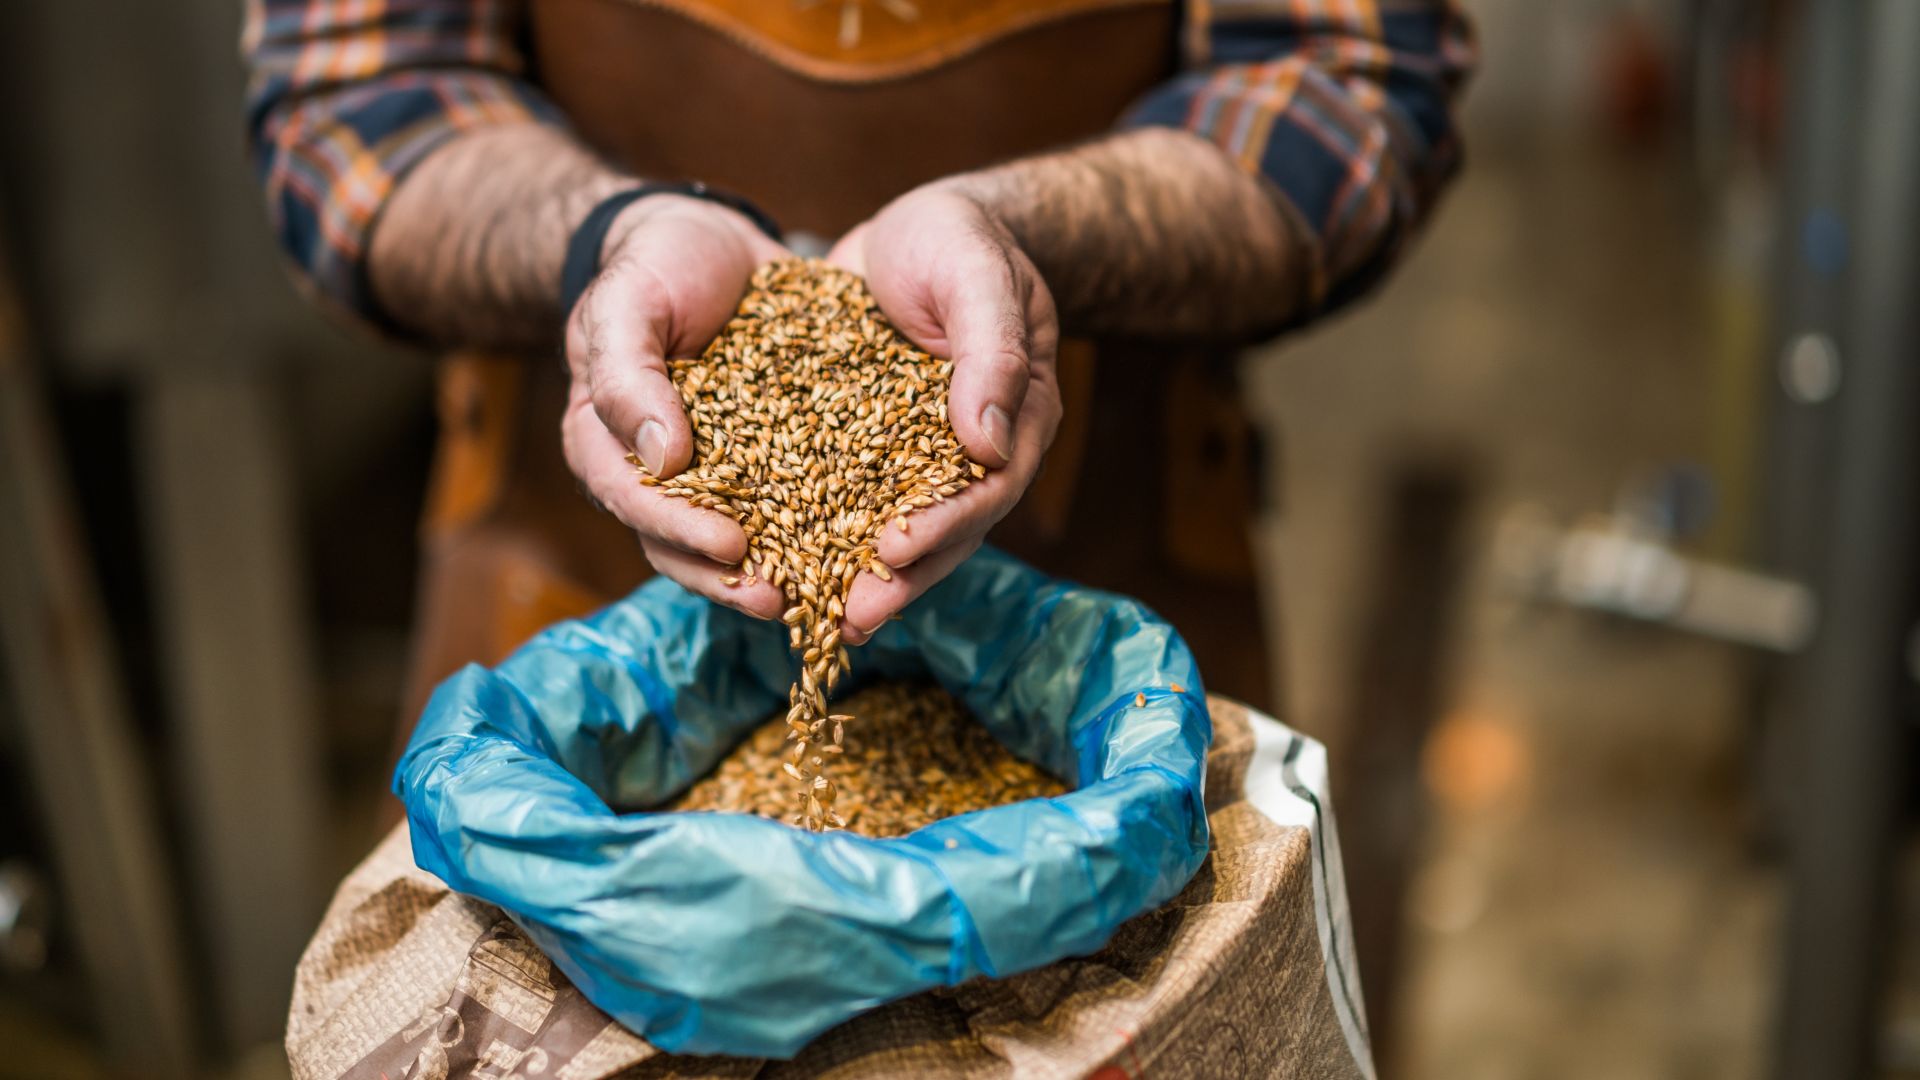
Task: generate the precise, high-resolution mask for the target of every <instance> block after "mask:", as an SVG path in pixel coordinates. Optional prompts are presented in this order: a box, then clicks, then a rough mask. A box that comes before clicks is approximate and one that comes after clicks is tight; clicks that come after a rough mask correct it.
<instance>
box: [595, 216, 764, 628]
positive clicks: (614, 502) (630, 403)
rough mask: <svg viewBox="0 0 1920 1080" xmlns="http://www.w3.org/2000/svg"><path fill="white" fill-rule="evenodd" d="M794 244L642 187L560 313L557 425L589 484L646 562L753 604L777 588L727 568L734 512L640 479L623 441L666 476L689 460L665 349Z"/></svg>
mask: <svg viewBox="0 0 1920 1080" xmlns="http://www.w3.org/2000/svg"><path fill="white" fill-rule="evenodd" d="M790 255H791V253H790V252H788V251H787V249H786V248H784V247H782V246H781V245H779V244H777V243H775V242H774V241H773V240H771V239H769V238H768V237H767V236H766V234H765V233H762V232H761V231H760V230H759V229H758V228H756V227H755V226H754V224H753V223H752V222H751V221H749V220H748V219H747V218H746V217H745V216H743V215H741V214H739V213H736V212H734V211H733V210H730V209H728V208H726V207H724V206H721V205H719V204H717V203H713V202H710V201H707V200H703V199H696V198H691V197H685V196H679V195H651V196H648V197H647V198H644V199H640V200H639V201H637V202H635V203H634V204H633V205H632V206H630V207H628V208H627V210H626V211H625V212H624V213H622V214H621V215H620V217H619V218H618V219H616V220H615V222H614V227H613V229H612V230H610V231H609V233H608V235H607V241H606V244H605V246H604V247H603V248H602V255H601V269H600V273H599V276H598V277H596V278H595V279H594V281H593V283H592V284H591V285H589V286H588V287H587V291H586V292H585V293H583V294H582V295H581V297H580V301H579V303H578V304H576V305H575V306H574V309H573V311H572V312H570V313H569V314H568V317H567V336H566V352H567V367H568V370H569V371H570V373H571V375H572V387H571V389H570V390H569V392H568V397H567V410H566V414H565V416H564V418H563V419H562V421H561V439H562V442H563V444H564V446H565V450H566V457H567V464H568V465H569V466H571V467H572V469H573V472H574V475H575V476H577V477H579V478H580V481H581V482H582V483H583V484H585V485H586V487H587V490H588V492H589V493H591V494H592V496H593V497H594V498H595V499H596V500H598V501H599V502H600V504H601V505H602V506H604V507H606V508H607V510H608V511H610V512H611V513H612V514H613V515H614V516H615V517H617V518H619V519H620V521H621V522H623V523H624V524H625V525H626V526H627V527H628V528H630V529H632V530H634V531H635V532H636V533H638V534H639V537H640V546H641V549H642V550H643V551H644V552H645V554H646V557H647V561H648V562H649V563H651V564H653V568H654V569H655V570H656V571H658V572H660V573H662V574H665V575H666V576H667V577H670V578H672V579H673V580H675V581H677V582H679V583H680V584H681V585H684V586H685V587H686V588H688V589H689V590H691V591H693V592H696V593H699V594H700V595H702V596H705V597H708V598H710V599H712V600H715V601H717V602H719V603H722V604H726V605H728V606H730V607H734V608H738V609H739V610H741V611H744V612H746V613H748V614H750V615H755V616H759V617H761V618H768V619H771V618H775V617H777V616H778V615H779V614H780V612H781V610H782V608H783V606H784V605H783V601H782V599H781V596H780V591H779V590H778V589H776V588H774V587H773V586H772V585H770V584H768V583H766V582H764V581H757V580H756V581H754V582H753V583H751V584H748V583H746V582H744V581H743V582H742V583H740V584H735V585H728V584H725V583H723V582H722V580H721V579H722V578H723V577H733V576H735V575H736V574H737V571H735V570H734V569H733V568H734V567H737V566H738V564H739V562H740V560H741V559H742V558H744V557H745V555H746V552H747V538H746V534H745V533H744V532H742V531H741V529H740V526H739V525H738V524H737V523H735V522H734V521H733V520H732V519H730V518H728V517H726V516H725V515H724V514H721V513H719V512H717V511H714V510H708V509H702V508H700V507H696V506H693V505H692V504H690V503H688V502H687V501H686V500H685V499H681V498H676V497H674V496H671V495H664V494H662V493H661V492H660V491H659V490H658V489H657V488H652V487H647V486H644V485H642V484H641V483H640V482H639V478H638V477H637V476H636V475H635V474H634V469H633V465H632V464H631V463H630V462H629V461H628V460H627V455H628V454H634V455H636V456H637V457H638V458H639V459H640V461H641V463H642V464H644V465H645V466H646V468H647V471H648V472H650V473H652V474H653V475H655V476H660V477H667V476H672V475H674V474H675V473H677V472H679V471H680V470H681V469H684V468H686V467H687V463H688V462H689V461H690V460H691V459H692V456H693V433H692V431H691V429H690V428H689V427H688V426H687V416H686V410H685V408H684V407H683V406H682V404H681V401H680V393H679V391H678V390H676V389H674V386H673V382H672V380H671V379H670V378H669V376H668V374H667V358H668V357H670V356H687V355H693V354H697V353H699V352H700V350H702V349H704V348H705V347H706V345H707V343H708V342H710V341H711V340H712V339H713V337H714V335H715V334H717V333H718V332H719V331H720V328H721V327H722V326H724V325H726V322H727V319H728V318H730V317H731V316H732V315H733V312H734V309H735V308H736V307H737V306H738V304H739V302H740V297H741V296H742V295H744V294H745V293H746V290H747V283H748V279H749V278H751V277H752V276H753V272H754V270H755V268H757V267H758V266H759V265H760V264H762V263H765V262H767V261H769V260H772V259H778V258H784V257H788V256H790Z"/></svg>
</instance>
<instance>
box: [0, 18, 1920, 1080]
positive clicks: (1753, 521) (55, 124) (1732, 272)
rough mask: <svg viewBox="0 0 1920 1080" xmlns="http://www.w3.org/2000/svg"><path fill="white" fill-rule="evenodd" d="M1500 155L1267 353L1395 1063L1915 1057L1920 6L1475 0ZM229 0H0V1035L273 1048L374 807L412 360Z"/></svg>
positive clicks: (1386, 1036) (407, 607)
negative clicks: (340, 306)
mask: <svg viewBox="0 0 1920 1080" xmlns="http://www.w3.org/2000/svg"><path fill="white" fill-rule="evenodd" d="M1467 7H1468V8H1469V9H1470V10H1471V11H1472V12H1473V13H1474V14H1475V15H1476V16H1477V19H1478V24H1479V30H1480V35H1481V42H1482V49H1483V59H1482V68H1481V71H1480V73H1479V75H1478V76H1477V78H1476V81H1475V83H1474V85H1473V88H1472V90H1471V92H1470V94H1469V95H1468V101H1467V106H1466V111H1465V118H1466V143H1467V147H1468V165H1467V168H1466V171H1465V173H1464V175H1463V177H1462V178H1461V180H1460V181H1459V182H1458V183H1457V185H1456V186H1455V187H1454V188H1453V190H1452V192H1451V194H1450V195H1449V197H1448V200H1447V203H1446V204H1445V205H1444V206H1443V207H1442V208H1441V210H1440V212H1439V214H1438V216H1437V219H1436V221H1435V224H1434V226H1433V227H1432V229H1431V230H1430V231H1429V233H1428V234H1427V235H1426V236H1425V238H1424V239H1423V240H1422V242H1421V244H1420V247H1419V250H1418V251H1417V252H1416V253H1415V254H1414V255H1413V256H1412V257H1411V258H1410V260H1409V261H1408V262H1407V263H1406V264H1405V265H1404V267H1403V268H1402V269H1401V270H1400V271H1399V272H1398V274H1397V276H1396V278H1395V279H1394V280H1393V281H1392V282H1391V283H1390V284H1389V285H1388V286H1387V287H1386V288H1385V289H1384V290H1383V291H1382V292H1381V293H1380V295H1379V296H1378V297H1377V298H1376V299H1374V300H1373V301H1371V302H1368V303H1366V304H1363V305H1360V306H1359V307H1358V308H1356V309H1355V310H1353V311H1351V312H1350V313H1347V314H1345V315H1342V316H1341V317H1339V318H1337V319H1335V320H1333V321H1331V322H1330V323H1328V324H1326V325H1323V326H1318V327H1315V328H1314V329H1312V330H1311V331H1309V332H1307V333H1305V334H1302V335H1298V336H1295V337H1292V338H1289V339H1287V340H1285V341H1283V342H1280V343H1278V344H1276V345H1274V346H1271V347H1269V348H1265V349H1262V350H1258V351H1256V352H1255V353H1253V354H1251V355H1249V356H1248V357H1247V358H1246V361H1245V379H1246V386H1247V388H1248V392H1249V393H1250V394H1251V395H1252V396H1253V399H1254V401H1255V402H1256V405H1257V410H1258V415H1260V416H1261V417H1262V418H1263V419H1264V421H1265V423H1266V427H1267V438H1266V443H1265V445H1266V446H1267V448H1268V452H1269V453H1270V455H1271V460H1270V461H1269V462H1268V466H1269V467H1268V470H1267V475H1268V482H1269V483H1270V484H1271V486H1272V489H1273V490H1272V491H1271V492H1270V493H1269V494H1270V497H1271V505H1272V508H1273V512H1272V514H1271V515H1270V518H1269V519H1268V520H1267V521H1266V522H1265V523H1264V525H1263V528H1262V534H1261V537H1260V539H1261V544H1260V551H1261V554H1262V558H1264V559H1266V560H1268V561H1269V563H1270V567H1271V568H1272V569H1273V570H1274V571H1275V572H1274V573H1272V574H1270V575H1269V578H1270V580H1272V581H1273V582H1274V586H1273V592H1272V595H1270V596H1268V597H1267V598H1266V599H1267V601H1268V607H1267V610H1268V613H1269V617H1270V619H1271V620H1273V621H1274V624H1275V625H1276V626H1280V627H1283V628H1284V633H1282V634H1281V635H1279V639H1280V643H1279V654H1278V655H1276V656H1274V657H1273V671H1274V678H1275V682H1276V686H1277V687H1279V688H1280V691H1279V692H1280V695H1281V699H1282V700H1283V701H1285V702H1286V715H1285V716H1284V717H1283V719H1286V720H1288V721H1289V722H1291V723H1293V724H1294V725H1296V726H1297V727H1300V728H1302V729H1303V730H1305V731H1307V732H1308V733H1310V734H1312V735H1315V736H1316V737H1318V738H1320V739H1322V740H1324V741H1325V742H1327V743H1328V745H1329V747H1330V748H1331V750H1332V752H1333V757H1334V760H1335V762H1336V769H1337V772H1336V784H1335V792H1336V796H1337V805H1338V813H1339V815H1340V828H1341V834H1342V841H1343V844H1344V846H1345V858H1346V865H1347V869H1348V876H1349V886H1350V889H1349V891H1350V895H1351V896H1352V897H1353V898H1354V904H1355V908H1354V920H1355V929H1356V933H1357V936H1358V939H1359V951H1360V956H1361V961H1362V966H1363V981H1364V983H1365V988H1366V994H1367V997H1368V1002H1369V1008H1370V1010H1371V1012H1372V1014H1373V1026H1374V1032H1375V1040H1376V1050H1377V1052H1378V1054H1379V1055H1380V1063H1381V1068H1382V1073H1383V1075H1386V1076H1394V1077H1449V1078H1451V1077H1488V1078H1502V1077H1536V1076H1539V1077H1545V1076H1551V1077H1596V1078H1597V1077H1687V1078H1692V1077H1757V1076H1777V1077H1846V1076H1856V1075H1862V1076H1883V1077H1906V1076H1920V845H1916V843H1915V830H1914V828H1913V826H1914V820H1915V814H1914V810H1915V805H1914V798H1913V792H1914V785H1913V783H1912V781H1913V775H1914V764H1915V761H1916V755H1915V754H1914V753H1913V749H1914V723H1913V718H1914V706H1915V690H1916V680H1920V631H1916V629H1915V627H1916V621H1915V616H1916V614H1917V613H1920V604H1916V602H1915V601H1916V599H1920V596H1917V595H1916V577H1915V574H1914V569H1915V567H1914V565H1913V564H1914V562H1915V555H1914V553H1915V552H1916V551H1920V547H1916V544H1915V541H1916V539H1920V538H1916V536H1915V521H1914V514H1913V507H1914V506H1915V496H1916V495H1920V486H1917V485H1916V482H1915V481H1916V464H1920V455H1916V449H1920V448H1917V447H1916V446H1915V440H1914V434H1915V431H1916V427H1917V425H1916V423H1915V421H1916V420H1920V371H1916V370H1915V365H1914V364H1913V362H1912V358H1913V356H1914V355H1915V353H1916V347H1920V322H1917V321H1916V319H1915V312H1916V311H1920V305H1916V304H1915V303H1914V297H1915V296H1916V288H1920V247H1917V242H1920V122H1917V121H1916V119H1915V118H1916V116H1920V111H1916V109H1915V108H1914V106H1915V104H1916V103H1920V65H1915V64H1914V63H1913V57H1914V56H1916V55H1920V4H1913V3H1911V2H1910V0H1879V2H1860V3H1835V4H1813V3H1808V2H1805V0H1802V2H1797V3H1796V2H1791V0H1564V2H1556V3H1552V4H1543V3H1538V2H1536V0H1472V2H1469V3H1468V4H1467ZM237 24H238V4H237V3H233V2H231V0H181V2H178V3H173V4H166V5H139V4H128V3H123V2H114V0H63V2H60V3H53V2H29V3H25V4H20V3H11V4H5V5H0V101H4V102H5V105H4V107H0V1048H4V1050H0V1076H4V1077H12V1076H21V1077H29V1076H30V1077H65V1076H71V1077H96V1076H116V1075H129V1076H132V1075H138V1076H146V1075H167V1074H170V1073H171V1074H179V1075H205V1076H235V1077H242V1076H244V1077H255V1076H258V1077H270V1076H275V1075H284V1073H285V1069H286V1066H285V1061H284V1056H283V1055H282V1053H281V1051H280V1048H279V1037H280V1032H281V1030H282V1027H283V1025H284V1016H285V1008H286V1003H287V998H288V993H289V990H290V979H291V971H292V966H293V962H294V960H295V958H296V957H297V955H298V953H299V950H300V948H301V946H302V945H303V944H304V942H305V940H306V938H307V936H308V935H309V934H310V933H311V931H312V929H313V927H314V925H315V923H316V921H317V920H318V917H319V915H320V912H321V910H322V908H323V907H324V905H325V902H326V899H327V897H328V895H329V893H330V891H331V889H332V886H333V884H334V883H335V882H337V881H338V880H339V878H340V877H341V876H342V875H343V874H344V873H345V871H346V870H347V869H348V868H349V867H350V866H351V865H352V864H353V863H354V862H355V861H356V860H357V859H358V858H359V857H360V856H361V855H362V854H364V853H365V851H366V850H368V848H369V847H370V846H371V844H372V842H373V840H374V839H375V838H376V825H375V819H376V814H377V811H378V798H379V794H380V792H381V791H382V790H383V789H384V786H385V780H386V776H385V768H386V763H387V754H388V752H389V748H390V740H391V733H392V730H393V724H394V722H395V711H396V709H397V704H396V701H397V696H398V693H399V689H400V678H401V672H402V669H403V665H404V663H405V660H406V649H407V630H408V625H409V619H410V615H411V609H412V605H413V599H414V559H415V534H414V530H415V522H416V519H417V514H418V508H419V503H420V499H421V496H422V492H423V490H424V487H425V484H426V475H427V466H428V455H429V451H430V449H431V446H432V440H433V436H434V430H433V420H432V416H431V408H430V404H431V403H430V393H431V379H430V375H431V369H430V362H431V360H430V358H429V357H426V356H422V355H416V354H411V353H407V352H402V351H397V350H395V349H394V348H392V347H390V346H386V345H382V344H380V343H377V342H373V341H370V340H367V339H365V338H361V337H356V336H352V335H351V334H349V333H348V332H346V331H344V330H341V329H338V328H336V327H333V326H331V325H329V324H327V323H326V322H325V321H324V320H322V319H321V318H320V316H318V315H317V314H315V313H314V311H313V310H312V309H311V308H310V307H308V306H306V305H305V304H303V303H302V302H300V300H299V299H298V298H297V297H296V296H295V295H294V294H293V291H292V289H291V287H290V286H289V285H288V284H287V282H286V279H285V278H284V276H283V275H282V274H281V273H280V271H279V270H278V268H277V266H276V264H275V256H274V254H273V252H272V249H271V245H270V241H269V237H268V232H267V229H266V226H265V220H264V213H263V211H262V209H261V207H260V200H259V197H258V195H257V192H256V189H255V188H254V187H253V185H252V183H251V181H250V179H249V177H248V175H247V169H246V166H245V164H244V160H243V157H242V148H241V141H240V132H241V120H240V113H239V110H240V92H239V87H240V74H239V71H238V65H237V63H236V59H235V55H236V48H235V42H236V40H237V34H238V25H237Z"/></svg>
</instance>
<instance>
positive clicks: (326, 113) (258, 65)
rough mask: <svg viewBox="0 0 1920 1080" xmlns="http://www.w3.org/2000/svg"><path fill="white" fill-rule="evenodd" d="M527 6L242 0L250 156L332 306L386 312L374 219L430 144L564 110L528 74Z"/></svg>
mask: <svg viewBox="0 0 1920 1080" xmlns="http://www.w3.org/2000/svg"><path fill="white" fill-rule="evenodd" d="M523 14H524V12H523V11H522V10H521V8H520V4H519V2H518V0H246V22H245V29H244V31H243V37H242V41H241V51H242V54H243V56H244V59H245V61H246V64H247V68H248V73H249V83H248V91H247V133H248V140H249V144H250V147H251V150H252V157H253V162H254V167H255V170H256V172H257V174H258V178H259V181H260V183H261V185H262V186H263V187H264V189H265V191H266V197H267V210H268V215H269V217H270V218H271V220H272V223H273V227H274V231H275V233H276V234H277V236H278V238H279V241H280V245H281V247H282V249H283V250H284V251H285V252H286V253H287V255H288V256H289V257H290V258H291V259H292V261H293V264H294V268H295V270H296V272H297V276H298V277H299V278H300V279H301V280H302V282H303V283H304V284H306V285H308V286H310V287H311V289H310V291H312V292H315V293H317V294H318V295H319V297H320V298H321V299H322V300H323V301H325V302H328V306H330V307H337V308H343V309H345V310H346V311H347V312H349V313H351V314H354V315H357V316H359V317H361V318H363V319H367V320H371V321H376V322H378V321H380V316H379V312H378V308H377V307H376V306H375V304H374V303H373V298H372V295H371V292H370V290H369V288H368V286H367V281H366V270H365V263H366V260H365V258H364V256H365V252H366V246H367V235H368V231H369V229H370V227H371V226H372V224H373V221H374V218H375V217H376V216H377V215H378V214H379V212H380V208H381V207H382V205H384V203H385V202H386V198H387V195H388V193H389V192H390V191H391V190H392V189H393V187H394V185H395V183H396V182H397V181H398V180H399V179H400V177H401V176H402V175H404V174H405V173H406V171H407V169H408V168H410V167H411V166H413V165H414V164H416V163H417V162H419V161H420V160H421V159H422V158H423V157H425V156H426V155H427V154H428V153H429V152H430V151H432V150H433V148H434V147H436V146H438V145H440V144H441V143H442V142H444V141H446V140H447V139H448V138H450V137H451V136H453V135H455V134H457V133H458V132H460V131H463V130H466V129H470V128H473V127H477V126H480V125H485V124H497V123H511V122H543V123H554V124H558V123H560V122H561V120H560V116H559V113H558V112H557V111H556V110H555V109H554V108H553V106H552V105H551V104H550V103H548V102H547V101H546V100H545V99H544V98H542V97H541V96H540V93H539V91H538V90H537V89H535V88H534V87H533V86H532V85H531V84H530V83H528V82H526V81H524V75H525V72H526V61H525V59H524V57H523V54H522V53H521V50H520V32H521V29H522V27H521V18H522V16H523Z"/></svg>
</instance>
